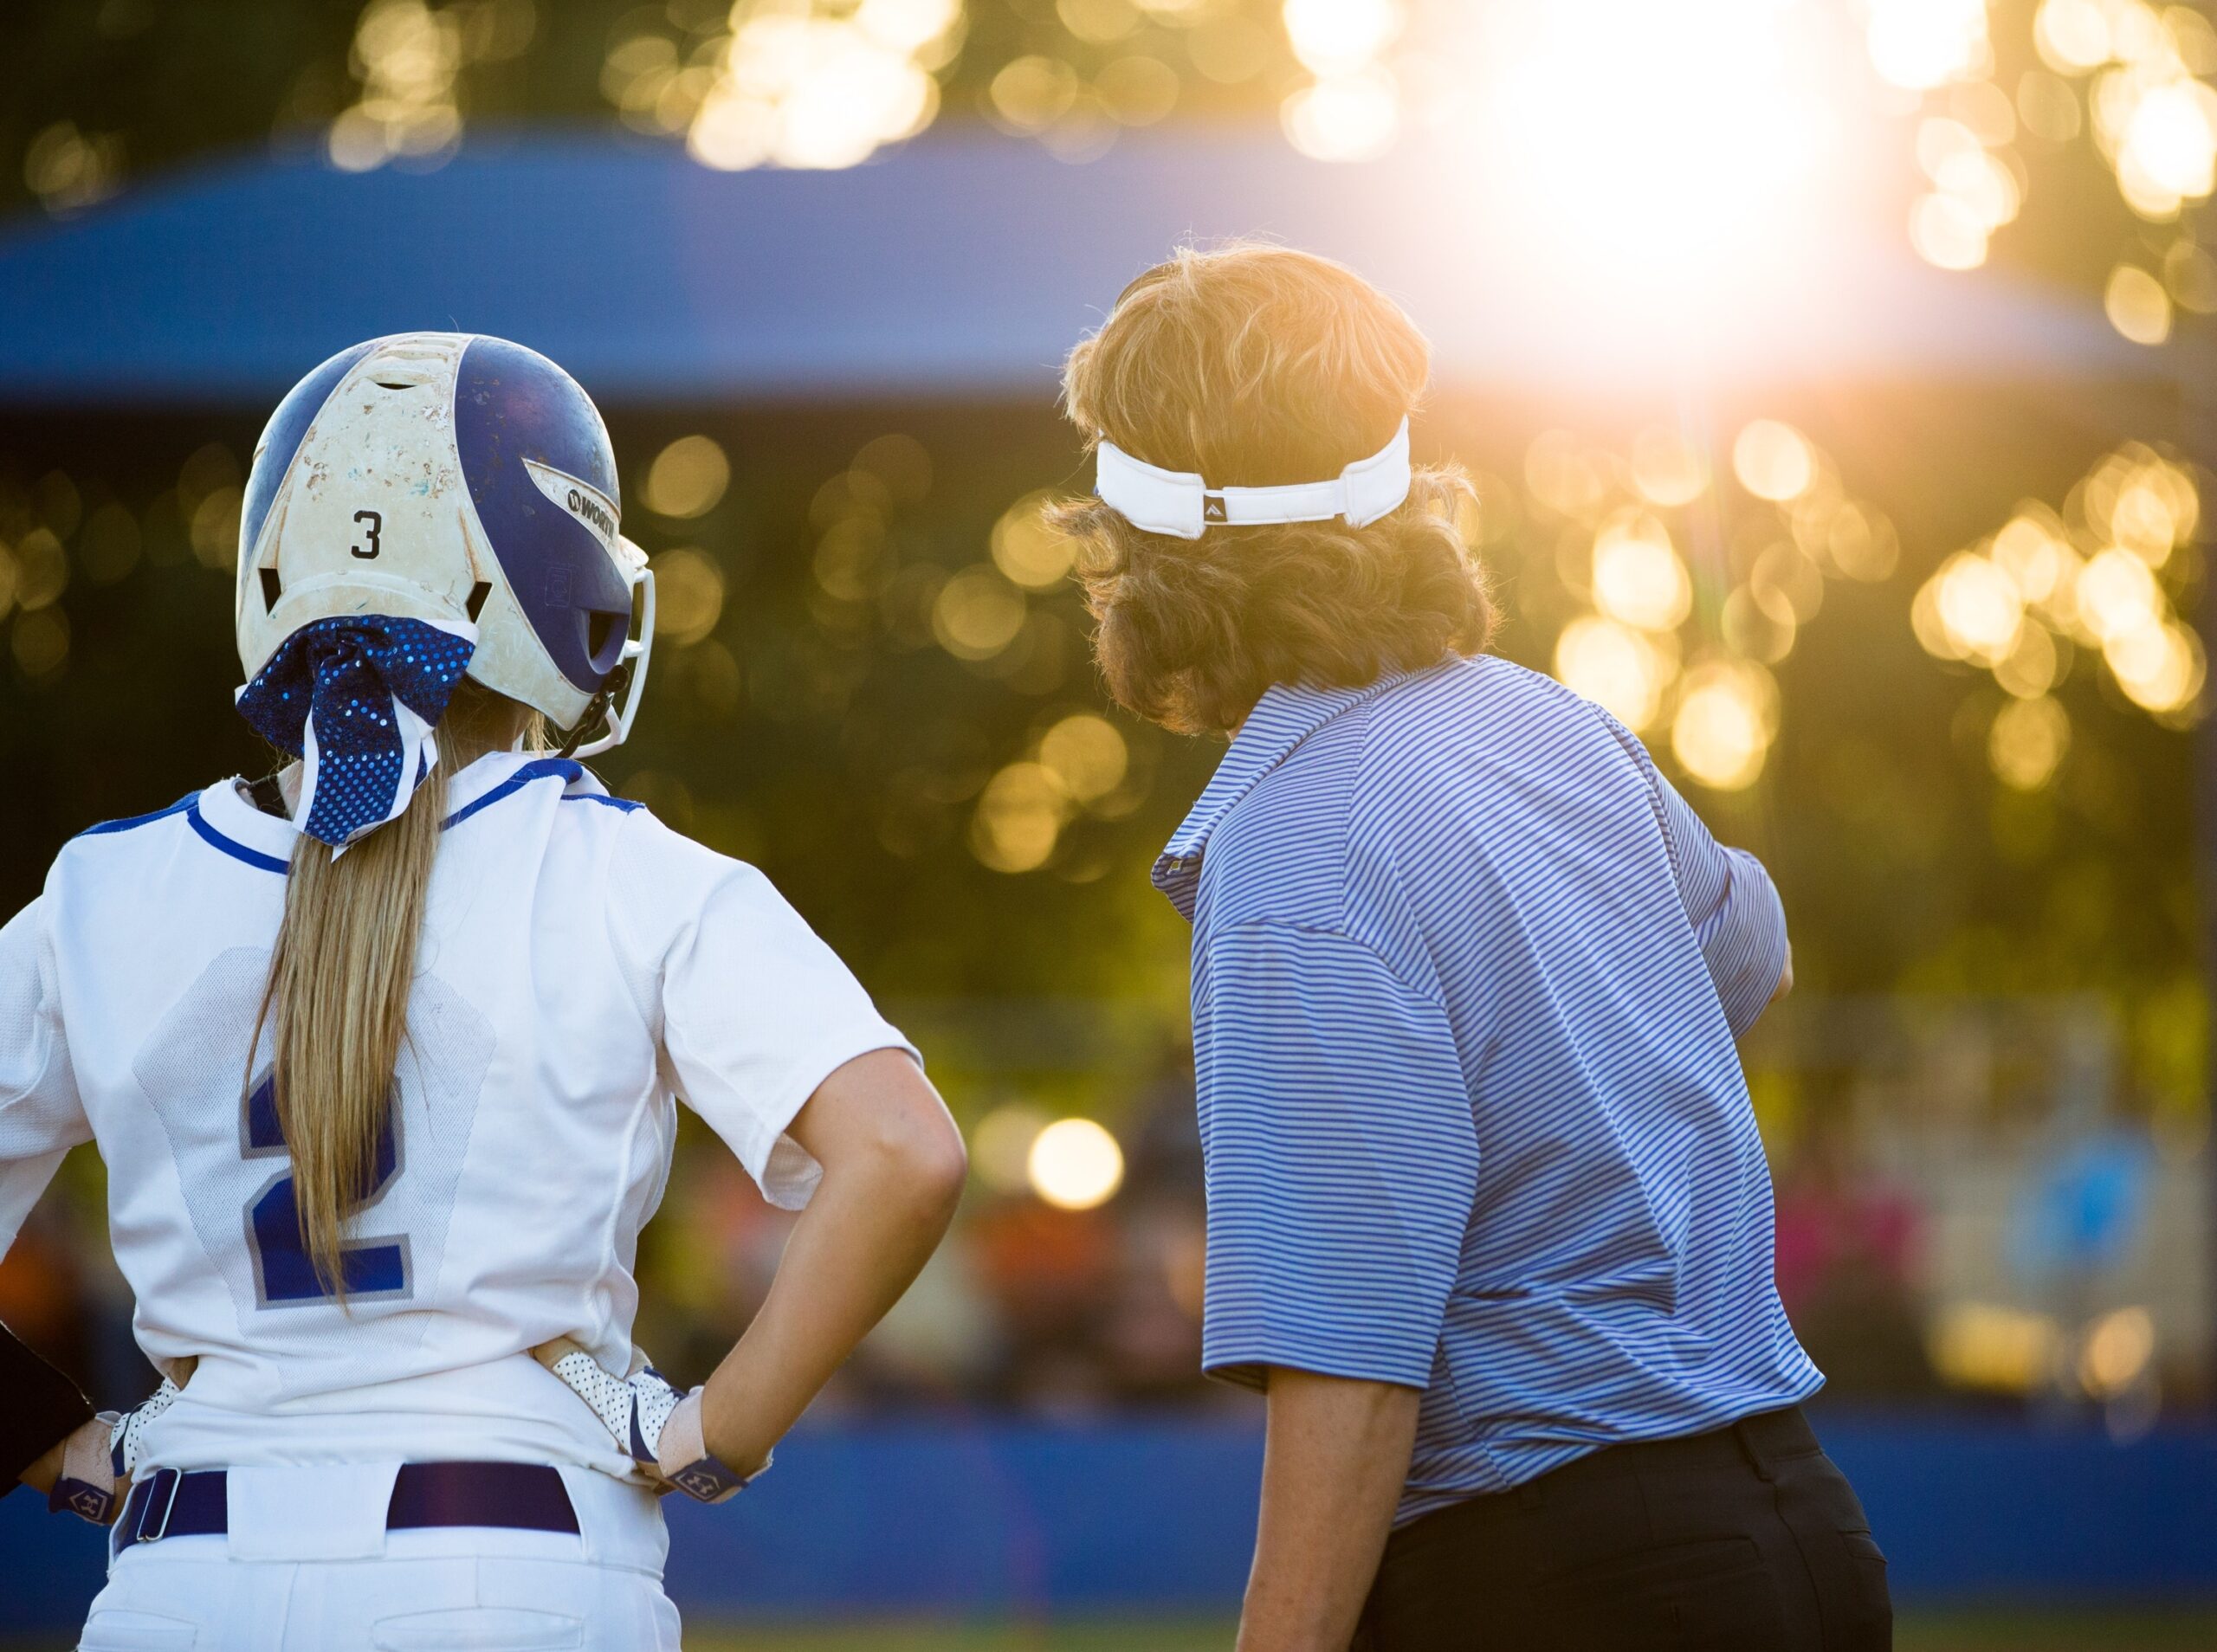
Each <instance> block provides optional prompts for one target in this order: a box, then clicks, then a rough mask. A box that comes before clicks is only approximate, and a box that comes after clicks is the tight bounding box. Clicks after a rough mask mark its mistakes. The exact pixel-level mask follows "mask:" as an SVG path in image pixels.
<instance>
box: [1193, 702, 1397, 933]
mask: <svg viewBox="0 0 2217 1652" xmlns="http://www.w3.org/2000/svg"><path fill="white" fill-rule="evenodd" d="M1414 675H1416V673H1414V672H1412V671H1389V672H1387V673H1386V674H1385V675H1383V676H1381V677H1379V678H1376V679H1374V681H1370V682H1367V683H1364V684H1363V685H1362V686H1361V687H1356V688H1324V687H1315V686H1313V685H1310V684H1308V683H1286V682H1281V683H1274V684H1272V685H1271V687H1270V691H1269V692H1268V693H1266V694H1264V696H1263V697H1262V699H1260V700H1257V701H1256V702H1255V709H1254V710H1253V711H1251V712H1250V713H1248V714H1247V720H1246V721H1245V722H1244V723H1242V724H1241V725H1240V726H1239V732H1238V733H1237V734H1235V735H1233V736H1232V739H1231V750H1230V751H1228V752H1225V754H1224V761H1223V762H1221V763H1219V764H1218V765H1217V769H1216V773H1215V774H1214V775H1213V776H1212V777H1211V778H1210V780H1209V783H1208V784H1207V786H1206V787H1205V788H1204V789H1203V790H1202V792H1201V795H1200V798H1199V801H1198V802H1196V803H1194V804H1193V811H1192V812H1191V813H1190V814H1188V815H1187V816H1186V823H1185V824H1184V825H1182V826H1180V828H1179V829H1178V831H1177V834H1176V836H1173V837H1172V838H1171V840H1170V842H1169V846H1168V847H1167V848H1166V849H1164V850H1163V851H1162V853H1161V854H1160V855H1159V856H1157V857H1156V859H1155V862H1154V874H1153V876H1154V887H1156V888H1158V889H1160V890H1161V891H1162V893H1163V894H1166V895H1167V896H1169V897H1170V904H1171V905H1172V906H1173V907H1177V908H1178V910H1179V911H1180V913H1183V914H1184V915H1185V917H1186V920H1188V921H1189V922H1190V921H1191V920H1192V919H1193V907H1194V904H1195V902H1196V901H1197V900H1199V895H1200V887H1201V857H1202V856H1203V855H1205V854H1206V853H1207V851H1208V842H1209V837H1210V835H1211V834H1212V833H1213V832H1214V831H1215V830H1216V829H1217V826H1218V823H1220V822H1221V821H1222V820H1223V819H1224V817H1225V816H1226V815H1228V814H1230V813H1231V810H1232V806H1233V805H1234V804H1236V803H1238V802H1239V800H1240V799H1241V798H1243V797H1245V796H1246V795H1247V794H1248V793H1249V792H1251V791H1253V790H1254V789H1255V787H1256V785H1257V784H1258V783H1259V782H1260V781H1261V780H1262V778H1263V777H1264V775H1266V774H1268V773H1269V772H1270V771H1271V770H1273V769H1275V768H1277V766H1278V765H1279V764H1281V763H1283V762H1284V761H1285V760H1286V758H1289V757H1290V756H1292V755H1293V751H1294V748H1295V747H1296V746H1297V745H1300V744H1301V743H1302V741H1303V740H1305V739H1308V738H1309V736H1310V735H1311V734H1314V733H1315V732H1316V731H1317V730H1318V729H1320V728H1322V727H1323V726H1324V725H1325V724H1327V723H1328V722H1330V721H1331V720H1332V719H1334V718H1335V717H1337V716H1339V715H1340V713H1342V712H1346V711H1350V710H1352V709H1353V708H1354V707H1357V706H1360V705H1361V704H1362V703H1363V702H1364V701H1365V700H1374V699H1375V698H1377V696H1379V695H1380V694H1383V693H1385V692H1386V689H1388V688H1391V687H1393V686H1394V685H1395V684H1396V683H1401V682H1406V681H1408V680H1409V679H1410V678H1411V677H1412V676H1414Z"/></svg>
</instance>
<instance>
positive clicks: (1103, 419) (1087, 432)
mask: <svg viewBox="0 0 2217 1652" xmlns="http://www.w3.org/2000/svg"><path fill="white" fill-rule="evenodd" d="M1430 356H1431V348H1430V346H1429V345H1427V344H1426V343H1425V338H1424V335H1423V334H1422V333H1420V332H1418V331H1417V329H1416V326H1415V325H1414V324H1413V323H1412V322H1411V321H1410V319H1409V318H1408V317H1407V316H1406V315H1405V314H1403V313H1402V312H1401V309H1400V307H1399V306H1398V305H1396V304H1395V303H1394V302H1393V300H1391V299H1389V298H1387V297H1386V295H1385V294H1383V293H1380V291H1379V290H1378V289H1377V288H1376V287H1373V286H1371V285H1370V283H1369V282H1367V281H1364V280H1363V279H1362V278H1361V276H1360V275H1357V274H1355V273H1354V271H1352V270H1350V269H1348V268H1346V267H1345V266H1343V265H1341V264H1335V263H1334V262H1332V261H1330V260H1329V259H1325V258H1318V257H1315V256H1313V255H1309V254H1308V253H1300V252H1295V251H1292V250H1291V249H1290V248H1284V247H1276V246H1270V245H1266V244H1262V243H1257V242H1235V243H1233V244H1231V245H1229V246H1226V247H1222V248H1215V249H1212V250H1208V251H1201V250H1197V249H1194V248H1184V249H1181V250H1180V251H1179V252H1177V253H1175V254H1174V255H1172V257H1171V258H1170V259H1169V260H1168V261H1167V262H1165V263H1161V264H1158V265H1156V266H1155V267H1154V268H1153V269H1151V270H1149V271H1147V274H1144V275H1141V277H1140V278H1139V279H1138V280H1137V281H1134V282H1133V283H1132V284H1131V285H1130V286H1129V287H1126V288H1125V289H1124V292H1123V295H1122V296H1121V298H1119V299H1118V300H1116V307H1115V310H1114V311H1112V312H1111V313H1110V314H1109V317H1108V320H1107V321H1106V322H1105V323H1104V324H1103V325H1102V328H1101V330H1100V331H1099V332H1096V334H1095V335H1094V336H1093V337H1092V338H1090V339H1086V340H1085V341H1084V342H1083V343H1082V344H1080V345H1078V346H1077V348H1076V349H1075V350H1073V351H1072V352H1070V361H1069V364H1068V365H1067V366H1066V367H1065V369H1064V371H1063V403H1064V406H1065V407H1066V408H1067V410H1068V411H1069V413H1070V419H1071V421H1072V423H1075V424H1076V426H1077V427H1078V429H1080V430H1081V431H1082V432H1083V435H1084V436H1085V438H1086V444H1087V446H1088V447H1091V446H1094V445H1096V443H1098V442H1102V441H1103V440H1107V441H1109V442H1115V444H1116V445H1117V446H1118V447H1119V448H1122V449H1123V450H1124V451H1125V452H1127V453H1128V454H1131V455H1134V457H1136V458H1139V459H1143V460H1145V461H1147V463H1149V464H1152V465H1160V466H1161V467H1163V468H1166V469H1169V470H1183V471H1197V472H1199V474H1201V475H1202V476H1203V477H1204V478H1205V479H1206V480H1207V481H1210V482H1212V483H1213V484H1215V485H1217V486H1218V487H1273V486H1277V485H1279V484H1282V483H1287V482H1307V481H1322V480H1324V479H1325V478H1327V477H1331V476H1336V475H1337V474H1339V473H1340V471H1341V468H1343V467H1345V466H1346V465H1348V464H1349V463H1351V462H1352V461H1355V460H1357V459H1363V458H1367V457H1368V456H1369V455H1372V454H1374V453H1375V452H1377V451H1378V450H1379V449H1380V448H1382V447H1384V446H1385V445H1386V442H1387V440H1388V439H1389V438H1391V437H1392V436H1393V432H1394V430H1395V429H1396V428H1397V427H1398V426H1399V423H1400V422H1401V420H1402V419H1404V418H1405V417H1406V416H1408V415H1409V414H1410V413H1411V412H1412V411H1413V410H1415V408H1416V407H1417V405H1418V403H1419V401H1421V399H1422V398H1423V395H1424V390H1425V378H1426V375H1427V372H1428V370H1429V365H1430ZM1475 503H1476V501H1475V499H1474V498H1473V497H1472V495H1471V493H1470V482H1469V481H1468V480H1467V479H1466V478H1465V477H1464V474H1463V473H1462V471H1461V470H1459V469H1458V468H1455V467H1453V466H1427V467H1423V468H1419V469H1418V470H1417V472H1416V474H1415V478H1414V481H1413V483H1412V486H1411V487H1410V490H1409V497H1408V500H1407V502H1406V503H1405V504H1404V505H1402V506H1401V507H1399V509H1398V510H1395V511H1394V512H1393V513H1391V514H1390V515H1388V516H1386V517H1385V518H1383V519H1380V520H1379V521H1376V522H1374V523H1371V524H1370V525H1369V526H1366V527H1360V528H1351V527H1349V526H1348V525H1347V524H1346V523H1345V522H1343V521H1339V520H1333V521H1327V522H1290V523H1284V524H1272V525H1269V526H1244V527H1225V526H1214V527H1211V528H1210V529H1208V530H1207V531H1206V532H1205V533H1203V534H1202V535H1201V537H1200V538H1199V539H1175V538H1173V537H1170V536H1168V535H1166V534H1160V533H1150V532H1147V531H1146V530H1145V529H1142V528H1138V527H1134V526H1132V524H1131V523H1130V522H1128V521H1127V520H1126V519H1124V518H1123V517H1121V516H1120V515H1119V514H1117V513H1116V512H1115V511H1114V510H1112V509H1110V508H1109V507H1108V506H1106V505H1104V504H1102V502H1101V501H1100V500H1097V499H1084V500H1072V501H1070V503H1068V504H1066V505H1063V506H1060V507H1057V508H1056V510H1055V511H1054V512H1053V513H1052V516H1053V519H1054V520H1055V522H1056V523H1057V526H1060V527H1061V528H1062V529H1063V532H1067V533H1069V534H1070V536H1071V537H1072V538H1073V539H1076V542H1077V546H1078V552H1077V564H1076V571H1077V577H1078V580H1079V582H1080V584H1082V585H1083V587H1084V590H1085V594H1086V600H1087V603H1088V605H1089V607H1090V608H1091V610H1092V611H1093V614H1094V616H1095V618H1096V620H1097V621H1098V624H1097V625H1096V628H1095V633H1094V650H1095V653H1096V656H1097V657H1098V659H1099V661H1100V662H1101V668H1102V674H1104V675H1105V676H1106V677H1107V679H1108V689H1109V692H1110V693H1111V694H1114V695H1115V697H1116V699H1117V700H1119V701H1121V703H1122V704H1124V705H1125V706H1127V707H1130V708H1131V709H1132V710H1134V711H1135V712H1138V713H1140V714H1141V715H1142V716H1145V717H1150V718H1153V719H1154V720H1156V721H1158V722H1160V723H1162V724H1165V725H1167V726H1169V727H1171V728H1173V729H1178V730H1180V731H1182V732H1196V731H1199V730H1204V729H1225V728H1231V727H1233V726H1237V725H1238V723H1239V721H1240V720H1242V719H1243V718H1244V717H1245V716H1246V714H1247V713H1248V712H1249V711H1251V709H1252V708H1253V707H1254V704H1255V702H1256V701H1257V700H1259V699H1261V698H1262V696H1263V694H1264V691H1265V690H1267V689H1268V688H1269V687H1270V685H1271V684H1272V683H1276V682H1312V683H1318V684H1343V685H1355V684H1361V683H1366V682H1368V681H1371V680H1372V679H1374V677H1376V676H1378V675H1379V674H1381V673H1382V672H1385V671H1386V670H1388V669H1393V668H1403V669H1412V668H1420V667H1423V666H1428V665H1432V664H1435V663H1437V662H1438V661H1440V660H1442V659H1444V658H1445V657H1446V656H1447V655H1450V654H1451V653H1455V654H1472V653H1476V652H1477V650H1478V649H1482V648H1483V647H1484V646H1485V643H1486V640H1487V638H1488V636H1490V634H1491V631H1492V628H1493V610H1492V608H1491V605H1490V603H1489V602H1488V600H1487V596H1486V589H1485V582H1484V579H1483V577H1482V575H1481V574H1480V572H1479V571H1478V568H1477V565H1476V564H1475V562H1474V561H1473V560H1472V558H1471V556H1470V552H1469V550H1468V548H1467V547H1466V546H1465V545H1464V543H1463V539H1462V537H1461V533H1460V532H1459V530H1458V526H1457V522H1456V518H1457V515H1458V511H1459V510H1460V509H1461V508H1463V507H1465V506H1466V505H1467V506H1474V505H1475Z"/></svg>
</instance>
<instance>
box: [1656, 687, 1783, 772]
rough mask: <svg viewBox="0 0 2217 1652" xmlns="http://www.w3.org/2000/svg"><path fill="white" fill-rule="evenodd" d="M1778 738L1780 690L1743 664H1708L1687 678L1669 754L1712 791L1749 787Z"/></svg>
mask: <svg viewBox="0 0 2217 1652" xmlns="http://www.w3.org/2000/svg"><path fill="white" fill-rule="evenodd" d="M1777 732H1778V689H1777V686H1776V685H1775V684H1774V682H1773V681H1771V676H1770V674H1769V673H1768V671H1765V670H1764V669H1763V668H1761V666H1758V665H1755V663H1753V662H1752V661H1722V660H1719V661H1707V662H1705V663H1703V664H1702V665H1700V666H1697V667H1696V668H1694V669H1693V670H1691V671H1690V672H1688V673H1687V674H1686V683H1685V687H1684V689H1683V691H1682V692H1681V693H1680V694H1679V696H1678V708H1677V712H1676V713H1674V714H1673V715H1672V717H1671V754H1672V755H1673V756H1674V757H1676V758H1677V760H1678V763H1679V765H1680V766H1682V767H1683V768H1684V770H1685V771H1686V772H1687V773H1688V774H1689V775H1690V776H1692V777H1693V778H1695V779H1696V780H1697V781H1699V782H1700V783H1701V784H1703V785H1705V786H1707V787H1709V788H1710V789H1711V790H1712V791H1742V790H1743V789H1745V788H1746V787H1748V786H1751V785H1753V784H1755V779H1756V778H1757V777H1758V776H1760V775H1761V773H1762V771H1763V763H1764V760H1765V759H1766V758H1768V756H1769V754H1770V747H1771V741H1772V739H1774V737H1775V735H1776V733H1777Z"/></svg>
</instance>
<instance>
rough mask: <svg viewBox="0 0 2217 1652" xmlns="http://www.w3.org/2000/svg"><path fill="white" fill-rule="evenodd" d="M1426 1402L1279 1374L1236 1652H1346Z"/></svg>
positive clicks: (1387, 1388) (1409, 1394)
mask: <svg viewBox="0 0 2217 1652" xmlns="http://www.w3.org/2000/svg"><path fill="white" fill-rule="evenodd" d="M1418 1399H1419V1395H1418V1393H1417V1391H1416V1390H1414V1389H1412V1388H1401V1387H1397V1386H1395V1385H1393V1384H1390V1383H1367V1382H1354V1381H1350V1380H1348V1379H1346V1378H1337V1377H1320V1376H1316V1375H1315V1374H1313V1373H1311V1372H1309V1371H1291V1370H1287V1369H1284V1368H1277V1369H1274V1370H1273V1371H1271V1373H1270V1402H1269V1416H1270V1424H1269V1436H1268V1441H1267V1443H1266V1445H1265V1447H1264V1458H1263V1507H1262V1517H1261V1520H1260V1521H1259V1523H1258V1525H1257V1528H1256V1536H1255V1565H1254V1570H1253V1571H1252V1572H1251V1574H1250V1575H1249V1578H1248V1580H1247V1601H1246V1607H1245V1610H1244V1611H1243V1612H1242V1614H1241V1616H1240V1622H1239V1646H1238V1652H1344V1649H1345V1648H1346V1646H1347V1644H1348V1640H1349V1639H1350V1638H1351V1637H1352V1636H1354V1629H1355V1623H1356V1621H1357V1620H1358V1619H1359V1618H1360V1617H1361V1615H1362V1604H1363V1601H1364V1599H1365V1597H1367V1595H1368V1594H1369V1592H1370V1585H1371V1581H1372V1579H1373V1578H1374V1577H1375V1576H1376V1575H1377V1571H1378V1560H1379V1557H1380V1554H1382V1553H1383V1552H1384V1551H1385V1547H1386V1533H1388V1531H1389V1530H1390V1529H1391V1527H1392V1526H1393V1509H1394V1507H1395V1506H1396V1505H1397V1504H1398V1503H1399V1500H1400V1496H1401V1487H1402V1486H1403V1484H1404V1483H1405V1482H1406V1480H1407V1478H1408V1471H1409V1454H1410V1452H1411V1450H1412V1448H1413V1446H1414V1444H1415V1441H1416V1428H1417V1404H1418Z"/></svg>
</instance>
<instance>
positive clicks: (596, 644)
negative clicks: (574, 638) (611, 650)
mask: <svg viewBox="0 0 2217 1652" xmlns="http://www.w3.org/2000/svg"><path fill="white" fill-rule="evenodd" d="M623 617H624V616H622V615H621V614H611V613H606V612H604V611H603V610H598V609H596V610H594V611H592V612H591V613H590V614H588V615H586V616H585V653H586V654H587V655H589V656H590V657H591V658H592V659H594V660H598V659H599V658H600V651H601V650H602V649H604V648H606V647H607V646H608V636H609V633H610V632H611V631H613V630H614V629H616V626H617V623H618V622H619V621H621V620H622V619H623Z"/></svg>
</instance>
